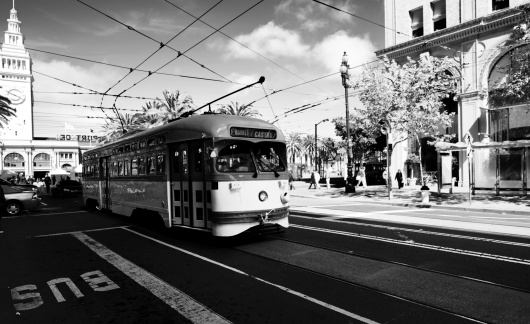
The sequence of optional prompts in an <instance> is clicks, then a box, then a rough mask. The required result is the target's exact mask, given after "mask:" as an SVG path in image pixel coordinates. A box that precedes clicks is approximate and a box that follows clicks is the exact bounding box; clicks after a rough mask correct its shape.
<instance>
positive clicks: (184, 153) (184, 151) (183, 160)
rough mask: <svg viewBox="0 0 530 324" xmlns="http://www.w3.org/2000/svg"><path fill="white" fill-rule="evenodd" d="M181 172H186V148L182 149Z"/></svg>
mask: <svg viewBox="0 0 530 324" xmlns="http://www.w3.org/2000/svg"><path fill="white" fill-rule="evenodd" d="M182 173H184V174H187V173H188V152H187V151H186V150H182Z"/></svg>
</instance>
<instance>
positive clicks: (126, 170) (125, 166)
mask: <svg viewBox="0 0 530 324" xmlns="http://www.w3.org/2000/svg"><path fill="white" fill-rule="evenodd" d="M130 168H131V164H130V163H129V160H125V161H124V162H123V175H124V176H128V175H129V169H130Z"/></svg>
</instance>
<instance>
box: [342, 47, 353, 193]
mask: <svg viewBox="0 0 530 324" xmlns="http://www.w3.org/2000/svg"><path fill="white" fill-rule="evenodd" d="M349 68H350V66H349V65H348V55H346V52H344V55H343V56H342V64H341V65H340V75H341V77H342V86H343V87H344V99H345V101H346V152H347V154H348V175H347V178H346V193H351V192H355V185H354V183H353V166H352V160H353V156H352V155H353V154H352V148H351V144H350V110H349V107H348V88H351V87H352V84H351V81H350V72H349V71H348V70H349Z"/></svg>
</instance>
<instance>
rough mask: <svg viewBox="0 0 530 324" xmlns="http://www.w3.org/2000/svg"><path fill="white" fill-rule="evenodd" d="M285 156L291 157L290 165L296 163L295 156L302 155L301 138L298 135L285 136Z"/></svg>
mask: <svg viewBox="0 0 530 324" xmlns="http://www.w3.org/2000/svg"><path fill="white" fill-rule="evenodd" d="M286 144H287V154H288V156H290V157H291V163H295V162H296V156H300V155H301V154H302V137H301V136H300V133H292V134H288V135H287V143H286Z"/></svg>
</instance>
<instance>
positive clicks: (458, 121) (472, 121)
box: [376, 0, 530, 188]
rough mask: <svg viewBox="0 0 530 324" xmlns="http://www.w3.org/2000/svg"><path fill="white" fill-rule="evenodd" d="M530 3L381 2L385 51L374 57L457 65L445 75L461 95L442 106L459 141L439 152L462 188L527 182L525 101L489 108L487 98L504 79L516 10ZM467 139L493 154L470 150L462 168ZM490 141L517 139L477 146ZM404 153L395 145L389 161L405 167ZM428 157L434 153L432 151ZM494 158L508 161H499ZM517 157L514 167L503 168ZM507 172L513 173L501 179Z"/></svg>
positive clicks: (517, 185)
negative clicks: (448, 61) (446, 61)
mask: <svg viewBox="0 0 530 324" xmlns="http://www.w3.org/2000/svg"><path fill="white" fill-rule="evenodd" d="M528 3H530V1H529V0H437V1H432V0H385V3H384V9H385V27H387V29H386V31H385V48H384V49H382V50H380V51H378V52H376V54H377V55H378V56H383V55H386V56H388V57H389V58H391V59H395V60H396V61H397V62H398V63H400V62H404V61H405V60H406V58H407V57H411V58H412V59H418V58H419V57H420V56H421V55H430V56H435V57H449V58H452V59H454V60H455V62H457V63H458V64H457V65H458V66H459V69H457V70H455V71H450V72H451V73H452V74H453V75H457V76H459V78H460V82H461V90H460V91H461V93H459V94H457V98H458V99H457V100H456V101H455V102H454V103H447V104H448V106H449V108H448V109H449V110H450V111H453V112H455V113H456V115H455V120H454V125H453V127H452V128H449V129H447V130H446V132H447V133H454V134H456V136H457V140H458V142H461V143H460V144H459V145H456V146H455V147H454V148H453V149H451V148H450V147H449V146H447V147H445V148H444V150H442V151H444V153H449V154H452V159H451V160H453V162H452V163H453V169H454V170H453V171H452V173H453V174H452V177H455V178H457V179H458V180H460V181H459V185H464V186H467V185H469V183H470V180H471V182H473V184H474V185H475V187H477V188H478V187H480V188H494V187H497V188H498V187H499V186H501V187H505V188H520V187H521V188H522V186H523V182H524V185H526V182H527V179H526V170H527V169H528V167H529V166H530V165H529V163H528V160H530V159H527V158H526V156H528V147H527V146H525V144H524V142H522V141H525V140H530V135H529V134H530V117H529V116H530V114H527V108H528V103H526V104H522V105H515V104H514V105H507V106H505V107H495V108H493V107H491V105H490V103H489V101H488V93H489V91H490V90H492V89H493V88H495V86H496V85H498V84H499V83H502V82H504V81H505V77H506V73H505V71H506V70H505V67H506V64H507V61H508V58H509V55H510V50H511V49H512V48H510V47H509V46H507V44H508V41H509V37H510V34H511V33H512V30H513V28H514V26H516V24H518V22H519V21H520V20H519V19H520V15H521V13H520V10H519V9H518V8H517V7H519V6H521V5H526V4H528ZM527 48H528V45H527ZM466 134H469V135H471V137H472V139H473V142H474V144H473V145H476V146H477V147H476V148H477V149H478V148H479V147H480V148H487V147H488V145H489V146H490V147H493V146H495V147H496V148H497V149H496V151H493V150H488V151H477V150H475V151H477V152H476V154H475V156H474V158H475V160H474V161H473V163H472V164H470V163H468V154H467V152H466V150H465V147H466V146H465V145H462V144H463V143H464V142H465V141H466V139H465V137H466ZM503 134H504V135H503ZM492 141H493V142H498V143H502V142H506V141H511V142H514V141H519V142H517V143H516V144H513V143H512V144H513V145H512V144H510V143H507V145H505V147H503V145H501V144H499V145H491V144H488V145H482V146H481V144H479V143H490V142H492ZM514 143H515V142H514ZM474 148H475V147H474ZM499 148H500V149H501V151H500V153H499ZM410 150H411V147H410V143H409V144H403V145H401V146H399V147H396V148H395V152H396V153H397V154H394V155H395V157H393V161H392V164H393V165H395V166H396V168H400V167H401V168H404V169H405V170H406V169H407V168H406V166H405V158H406V154H407V152H408V151H410ZM427 151H429V150H427ZM430 152H431V154H436V152H435V151H434V149H433V148H431V150H430ZM499 154H501V155H508V156H510V155H511V156H512V158H509V157H508V158H506V159H505V158H501V159H499V157H498V155H499ZM394 159H395V161H394ZM518 159H520V161H519V160H518ZM501 160H505V161H511V162H504V166H503V165H502V164H503V162H499V161H501ZM515 160H517V163H516V166H515V167H513V166H511V167H508V165H507V163H513V162H514V161H515ZM455 166H456V167H455ZM431 168H432V166H431ZM450 168H451V166H450V167H449V169H450ZM470 168H471V170H470ZM507 168H508V169H511V171H510V172H516V173H518V174H519V175H518V176H516V177H515V176H511V177H508V176H504V175H503V172H507V171H506V169H507ZM499 169H500V171H499ZM514 169H516V170H514ZM470 171H473V172H470ZM523 174H524V176H523ZM446 176H447V174H446ZM503 178H504V179H513V180H510V181H508V180H504V181H503ZM515 179H517V180H515Z"/></svg>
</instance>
